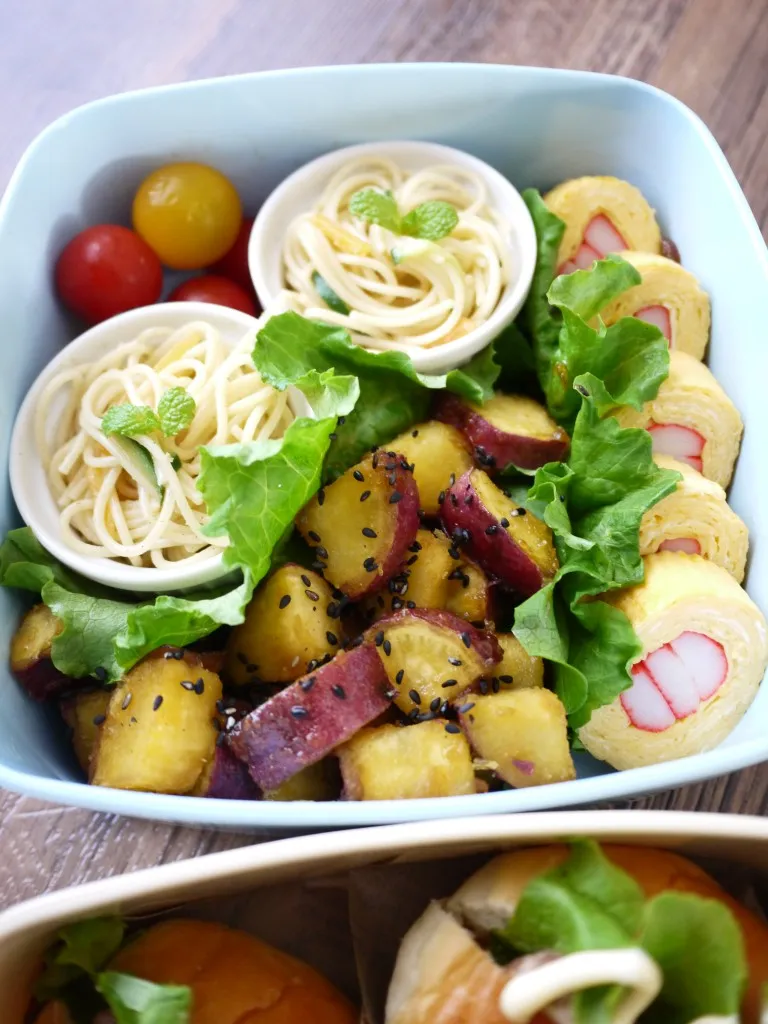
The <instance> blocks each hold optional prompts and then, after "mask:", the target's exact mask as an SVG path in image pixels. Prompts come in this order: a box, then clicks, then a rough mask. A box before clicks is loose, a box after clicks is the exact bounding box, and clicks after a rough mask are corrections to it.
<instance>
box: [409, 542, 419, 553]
mask: <svg viewBox="0 0 768 1024" xmlns="http://www.w3.org/2000/svg"><path fill="white" fill-rule="evenodd" d="M408 550H409V551H421V544H419V542H418V541H417V540H415V541H414V542H413V544H411V545H410V547H409V548H408Z"/></svg>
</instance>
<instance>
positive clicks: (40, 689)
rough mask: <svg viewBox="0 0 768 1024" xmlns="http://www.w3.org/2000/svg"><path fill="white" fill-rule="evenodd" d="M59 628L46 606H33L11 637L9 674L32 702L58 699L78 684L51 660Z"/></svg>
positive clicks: (54, 617)
mask: <svg viewBox="0 0 768 1024" xmlns="http://www.w3.org/2000/svg"><path fill="white" fill-rule="evenodd" d="M62 628H63V627H62V623H61V621H60V620H59V619H57V618H56V616H55V615H54V614H53V612H52V611H51V610H50V608H48V606H47V605H44V604H36V605H34V607H32V608H30V609H29V611H28V612H27V613H26V615H25V616H24V618H23V619H22V620H21V622H20V623H19V628H18V629H17V630H16V632H15V633H14V634H13V639H12V640H11V672H12V673H13V675H14V676H15V677H16V679H17V680H18V681H19V683H20V684H21V685H22V686H23V687H24V689H25V690H26V691H27V693H28V694H29V696H30V697H31V698H32V699H33V700H47V699H48V698H50V697H57V696H58V695H59V694H61V693H64V692H65V691H66V690H68V689H71V688H72V687H74V686H76V685H77V684H78V680H75V679H70V678H69V676H65V675H64V673H63V672H59V670H58V669H57V668H56V666H55V665H54V664H53V662H52V661H51V644H52V643H53V641H54V639H55V638H56V637H57V636H58V635H59V633H60V632H61V630H62ZM91 682H92V681H91Z"/></svg>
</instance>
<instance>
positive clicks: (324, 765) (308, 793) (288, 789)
mask: <svg viewBox="0 0 768 1024" xmlns="http://www.w3.org/2000/svg"><path fill="white" fill-rule="evenodd" d="M340 789H341V784H340V780H339V768H338V764H337V762H336V759H335V758H333V757H324V758H323V760H322V761H318V762H317V763H316V764H310V765H308V766H307V767H306V768H303V769H302V770H301V771H300V772H297V773H296V775H294V776H293V777H292V778H290V779H288V781H287V782H284V783H283V784H282V785H281V786H278V787H277V789H270V790H268V791H267V792H266V793H265V794H264V799H265V800H336V799H337V798H338V796H339V792H340Z"/></svg>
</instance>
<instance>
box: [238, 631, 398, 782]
mask: <svg viewBox="0 0 768 1024" xmlns="http://www.w3.org/2000/svg"><path fill="white" fill-rule="evenodd" d="M389 693H391V689H390V685H389V681H388V680H387V674H386V672H385V671H384V666H383V665H382V664H381V660H380V659H379V656H378V654H377V653H376V650H375V649H374V648H373V647H370V646H368V645H363V646H360V647H354V648H353V649H352V650H351V651H341V652H340V653H339V654H337V655H336V657H335V658H334V659H333V661H329V662H328V663H327V664H325V665H322V666H321V667H320V668H318V669H317V670H316V671H315V672H312V673H311V674H310V675H307V676H305V677H304V678H303V679H298V680H297V681H296V682H295V683H292V684H291V685H290V686H287V687H286V688H285V689H284V690H281V691H280V693H277V694H275V696H274V697H271V698H270V699H269V700H268V701H267V702H266V703H264V704H262V705H260V706H259V707H257V708H256V709H255V710H254V711H252V712H251V713H250V715H247V716H246V717H245V718H244V719H243V720H242V721H241V722H238V723H237V725H236V726H235V727H234V728H233V729H232V731H231V732H230V733H228V735H227V741H228V743H229V746H230V749H231V750H232V751H233V753H234V754H235V755H236V756H237V757H239V758H240V760H241V761H244V762H245V763H246V764H247V765H248V770H249V771H250V773H251V778H252V779H253V780H254V781H255V782H256V784H257V785H258V786H260V787H261V789H263V790H273V789H277V788H278V786H280V785H282V783H283V782H285V781H286V780H288V779H290V778H291V777H292V776H294V775H296V773H297V772H300V771H301V769H302V768H306V767H307V765H310V764H314V763H315V762H316V761H320V760H321V759H322V758H323V757H325V756H326V754H328V753H330V751H331V750H333V749H334V747H337V746H339V744H341V743H344V742H345V741H346V740H348V739H349V738H350V736H353V735H354V734H355V733H356V732H357V731H358V730H359V729H362V727H363V726H364V725H368V723H369V722H372V721H373V720H374V718H376V717H377V716H378V715H380V714H381V713H382V712H384V711H386V710H387V708H388V707H389V706H390V701H391V697H390V696H388V694H389Z"/></svg>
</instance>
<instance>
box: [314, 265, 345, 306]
mask: <svg viewBox="0 0 768 1024" xmlns="http://www.w3.org/2000/svg"><path fill="white" fill-rule="evenodd" d="M312 284H313V285H314V286H315V291H316V292H317V294H318V295H319V296H320V298H321V299H322V300H323V302H324V303H325V304H326V306H327V307H328V308H329V309H332V310H333V312H334V313H341V315H342V316H349V314H350V308H349V306H348V305H347V304H346V302H345V301H344V299H342V298H341V297H340V296H338V295H337V294H336V292H335V291H334V290H333V288H331V286H330V285H329V284H328V282H327V281H326V280H325V278H324V277H323V276H322V275H321V274H319V273H318V272H317V271H316V270H315V271H313V273H312Z"/></svg>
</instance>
